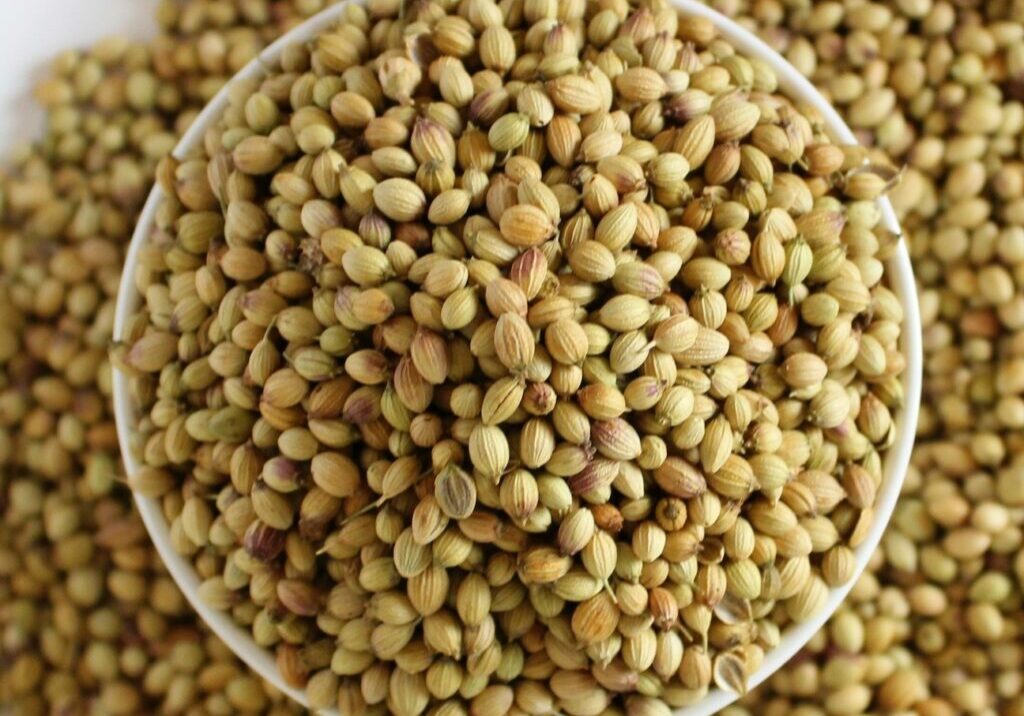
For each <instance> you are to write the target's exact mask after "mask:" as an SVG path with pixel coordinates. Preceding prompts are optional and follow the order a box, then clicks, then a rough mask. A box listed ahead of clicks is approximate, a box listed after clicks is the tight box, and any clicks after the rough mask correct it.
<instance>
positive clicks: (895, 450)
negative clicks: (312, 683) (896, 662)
mask: <svg viewBox="0 0 1024 716" xmlns="http://www.w3.org/2000/svg"><path fill="white" fill-rule="evenodd" d="M348 1H356V0H348ZM671 2H672V4H673V5H675V6H676V7H677V8H679V9H680V10H682V11H683V12H685V13H687V14H689V15H695V16H699V17H703V18H707V19H709V20H711V21H712V22H713V23H714V24H715V25H716V26H717V28H718V30H719V32H720V33H721V36H722V37H723V38H725V39H726V40H728V41H729V42H730V43H731V44H732V45H733V46H734V47H735V48H736V49H737V50H739V51H740V52H742V53H743V54H746V55H748V56H753V57H758V58H760V59H761V60H763V61H764V62H766V63H767V64H768V65H770V66H771V68H772V69H773V70H774V71H775V73H776V75H777V76H778V80H779V88H780V89H781V90H782V91H783V93H784V94H786V95H787V96H788V97H790V98H791V99H795V100H800V101H803V102H806V103H807V104H808V105H811V106H813V107H814V108H815V109H816V110H817V111H818V112H819V113H820V114H821V116H822V117H823V118H824V120H825V123H826V126H827V129H828V131H829V133H830V134H831V135H832V137H833V138H834V139H835V140H837V141H839V142H841V143H844V144H855V143H856V141H857V140H856V137H855V136H854V134H853V132H852V131H851V130H850V128H849V127H847V126H846V123H845V122H844V121H843V120H842V118H841V117H840V116H839V113H838V112H836V111H835V109H834V108H832V106H831V105H829V104H828V103H827V102H826V101H825V100H824V98H823V97H822V96H821V95H820V94H819V93H818V91H817V90H816V89H815V88H814V86H813V85H812V84H811V83H810V82H809V81H808V80H807V79H806V78H805V77H804V76H803V75H801V74H800V73H798V72H797V71H796V69H795V68H794V67H793V66H792V65H790V64H789V63H788V62H787V61H786V60H784V59H783V58H782V57H781V56H780V55H779V54H778V53H776V52H775V51H774V50H772V49H771V48H770V47H768V45H766V44H765V43H764V42H763V41H762V40H760V39H759V38H758V37H757V36H755V35H754V34H752V33H751V32H749V31H748V30H746V29H744V28H743V27H741V26H740V25H738V24H737V23H736V22H734V21H732V20H730V19H729V18H727V17H725V16H724V15H721V14H720V13H718V12H716V11H714V10H712V9H710V8H708V7H705V6H704V5H701V4H700V3H699V2H697V1H696V0H671ZM345 4H346V3H344V2H343V3H340V4H338V5H333V6H331V7H329V8H327V9H326V10H324V11H322V12H321V13H319V14H318V15H316V16H315V17H313V18H310V19H309V20H307V21H306V22H304V23H302V24H301V25H299V26H298V27H296V28H294V29H293V30H291V31H290V32H288V33H287V34H285V35H283V36H282V37H281V38H279V39H278V40H277V41H276V42H274V43H273V44H272V45H270V46H269V47H267V48H266V49H265V50H264V51H263V52H262V53H261V54H260V56H259V57H258V58H257V59H255V60H253V61H252V62H250V63H249V64H248V65H247V66H246V67H244V68H243V69H242V70H241V71H240V72H239V73H238V74H237V75H236V76H235V77H234V78H233V79H232V80H231V83H234V82H239V81H245V80H249V79H252V78H256V77H259V76H260V75H262V74H264V73H265V71H266V69H265V68H269V67H273V66H275V65H276V63H277V61H278V58H279V57H280V54H281V51H282V50H283V49H284V48H285V47H286V46H288V45H290V44H294V43H296V42H305V41H308V40H310V39H312V38H313V37H315V36H316V35H317V34H319V33H320V32H322V31H324V30H326V29H327V28H329V27H330V26H331V25H332V24H333V23H334V21H335V20H336V19H337V18H338V17H339V16H340V15H341V13H342V12H343V10H344V7H345ZM231 83H229V86H230V84H231ZM227 92H228V86H225V87H224V88H223V89H221V91H220V92H219V93H218V94H217V95H216V96H215V97H214V99H213V100H212V101H211V102H210V103H209V104H208V105H207V106H206V107H205V108H204V109H203V111H202V112H201V113H200V114H199V115H198V117H197V118H196V120H195V121H194V122H193V124H192V126H191V127H190V128H189V130H188V131H187V132H186V133H185V135H184V136H183V137H182V138H181V141H180V142H179V143H178V145H177V147H176V148H175V150H174V156H176V157H178V158H183V157H185V156H186V155H187V154H188V153H189V151H190V150H191V149H193V148H195V147H196V146H198V145H199V144H200V143H201V141H202V137H203V134H204V133H205V131H206V129H207V128H208V127H210V126H211V125H212V124H214V123H215V122H216V121H217V120H218V118H219V117H220V116H221V114H222V113H223V112H224V110H225V108H226V107H227V104H228V99H227ZM162 195H163V192H162V191H161V189H160V188H159V187H154V188H153V190H152V192H151V193H150V196H149V199H148V200H147V202H146V204H145V206H144V208H143V210H142V213H141V215H140V217H139V221H138V224H137V225H136V228H135V232H134V235H133V236H132V242H131V246H130V247H129V250H128V255H127V257H126V261H125V269H124V273H123V275H122V277H121V285H120V290H119V292H118V297H117V308H116V315H115V323H114V338H115V340H122V339H123V337H124V333H125V327H126V326H127V324H128V321H129V319H130V318H131V316H132V315H133V314H134V313H135V311H136V310H137V309H138V307H139V304H140V297H139V295H138V292H137V291H136V289H135V283H134V274H135V266H136V265H137V264H138V260H139V252H140V250H141V248H142V246H143V245H144V244H145V243H146V242H147V241H148V240H149V237H150V235H151V232H152V228H153V224H154V217H155V213H156V209H157V206H158V204H159V202H160V200H161V198H162ZM879 206H880V209H881V213H882V225H883V226H884V227H885V228H886V229H889V230H890V231H893V232H896V233H899V223H898V221H897V220H896V215H895V212H894V211H893V208H892V205H891V204H890V203H889V200H888V199H882V200H880V202H879ZM886 275H887V277H888V280H889V285H890V287H891V288H892V290H893V291H894V292H895V293H896V295H897V296H898V297H899V299H900V301H901V303H902V306H903V309H904V313H905V320H904V323H903V333H902V336H901V344H902V345H901V349H902V352H903V355H904V357H905V359H906V370H905V372H904V375H903V388H904V393H905V405H904V406H903V408H902V410H901V411H900V412H899V413H898V415H897V417H896V439H895V442H894V443H893V445H892V446H891V447H890V448H889V450H888V451H887V452H886V454H885V456H884V460H883V471H884V474H883V480H882V486H881V488H880V490H879V493H878V498H877V502H876V504H875V509H874V513H875V514H874V522H873V524H872V526H871V529H870V531H869V533H868V536H867V538H866V539H865V540H864V541H863V542H862V543H861V544H860V545H859V546H858V547H857V548H856V550H855V554H856V560H857V561H856V570H855V575H856V576H859V575H860V574H861V573H862V572H863V571H864V569H865V567H866V566H867V563H868V559H869V558H870V556H871V554H872V553H873V552H874V551H875V548H876V547H877V545H878V542H879V540H880V539H881V537H882V534H883V532H884V531H885V528H886V526H887V524H888V522H889V519H890V517H891V516H892V512H893V509H894V508H895V506H896V501H897V499H898V497H899V493H900V488H901V486H902V484H903V479H904V477H905V474H906V470H907V466H908V464H909V462H910V453H911V449H912V447H913V442H914V434H915V427H916V425H917V416H918V406H919V403H920V398H921V365H922V357H921V319H920V310H919V306H918V301H917V292H916V290H915V284H914V275H913V268H912V266H911V263H910V255H909V253H908V252H907V249H906V246H905V245H903V244H902V243H901V244H900V246H899V247H898V249H897V252H896V254H895V256H893V258H892V259H890V260H889V262H888V263H887V265H886ZM128 383H129V381H128V377H127V376H126V375H125V374H123V373H121V372H119V371H115V372H114V377H113V399H114V413H115V419H116V422H117V431H118V439H119V441H120V446H121V455H122V459H123V460H124V465H125V470H126V471H127V472H128V473H129V474H130V473H133V472H135V471H136V470H138V469H139V467H140V465H139V462H138V460H137V459H136V456H135V452H134V446H133V443H132V436H133V433H134V426H135V425H136V424H137V422H138V414H137V411H136V410H135V408H134V406H133V405H132V402H131V399H130V397H129V396H130V392H129V386H128ZM135 501H136V504H137V505H138V508H139V512H140V514H141V516H142V520H143V522H144V523H145V525H146V529H147V530H148V531H149V534H150V536H151V538H152V539H153V543H154V544H155V546H156V548H157V551H158V552H159V553H160V556H161V558H162V559H163V561H164V563H165V564H166V565H167V569H168V571H169V572H170V574H171V577H172V578H173V579H174V580H175V581H176V582H177V583H178V586H179V587H180V588H181V590H182V592H183V593H184V594H185V596H186V598H187V599H188V600H189V602H190V603H191V604H192V606H193V607H194V608H195V610H196V611H197V612H198V613H199V615H200V616H201V617H202V618H203V620H204V621H206V623H207V624H208V625H209V626H210V628H211V629H212V630H213V631H214V633H215V634H216V635H217V636H218V637H219V638H220V639H221V640H222V641H223V642H224V643H225V644H227V646H228V647H229V648H230V649H231V650H232V651H233V652H235V653H236V654H237V655H238V656H239V657H240V658H241V659H242V660H243V661H245V662H246V663H247V664H248V665H249V666H250V667H251V668H252V669H254V670H255V671H256V672H257V673H259V674H260V676H262V677H263V678H264V679H266V680H267V681H269V682H271V683H272V684H274V686H276V687H277V688H278V689H280V690H281V691H283V692H285V693H287V694H288V695H289V696H291V697H292V698H293V699H295V700H296V701H298V702H299V703H301V704H303V705H307V700H306V696H305V693H304V692H303V691H302V690H301V689H297V688H295V687H292V686H289V685H288V684H286V683H285V682H284V680H283V679H282V678H281V674H280V672H279V670H278V668H277V664H276V662H275V660H274V658H273V656H272V655H271V653H270V651H268V650H267V649H265V648H263V647H260V646H259V645H257V644H256V642H255V641H254V640H253V638H252V636H250V634H249V633H248V631H247V630H245V629H243V628H242V627H240V626H239V625H238V624H236V623H235V622H234V621H233V620H232V619H231V617H230V616H229V615H227V614H226V613H224V612H221V611H218V610H216V609H213V608H212V607H210V606H209V605H208V604H206V603H204V602H203V601H202V600H201V599H200V598H199V596H198V588H199V581H200V580H199V578H198V575H197V574H196V572H195V569H194V568H193V566H192V564H191V563H190V562H189V561H188V560H186V559H185V558H183V557H182V556H181V555H179V554H177V553H176V552H175V551H174V549H173V547H172V546H171V541H170V531H169V528H168V524H167V521H166V520H165V519H164V515H163V512H162V510H161V508H160V503H159V502H158V501H157V500H154V499H151V498H146V497H142V496H140V495H138V494H136V495H135ZM855 581H856V578H855V579H852V580H850V582H849V583H847V584H845V585H842V586H840V587H838V588H836V589H833V590H832V591H831V592H830V593H829V597H828V601H827V602H826V605H825V608H824V609H822V610H821V611H820V612H819V613H818V614H817V615H815V616H814V617H812V618H811V619H809V620H807V621H805V622H802V623H799V624H794V625H792V626H790V627H789V628H787V629H786V630H785V632H784V633H783V635H782V639H781V641H780V643H779V645H778V646H777V647H776V648H775V649H772V650H771V651H769V652H767V653H766V654H765V658H764V662H763V663H762V665H761V667H760V668H759V669H758V670H757V671H755V672H754V673H753V674H752V675H751V676H750V679H749V681H748V686H749V688H754V687H756V686H757V685H758V684H760V683H761V682H763V681H764V680H765V679H767V678H768V677H769V676H771V674H772V673H774V672H775V671H776V670H777V669H779V668H780V667H781V666H782V665H783V664H785V663H786V662H787V661H788V660H789V659H790V658H791V657H792V656H793V655H794V654H795V653H796V652H797V651H798V650H799V649H800V648H801V647H802V646H803V645H804V644H805V643H807V641H808V640H809V639H810V638H811V636H813V635H814V633H815V632H816V631H817V630H818V629H819V628H820V627H821V626H822V625H823V624H824V623H825V622H826V621H827V620H828V618H829V617H830V616H831V615H832V614H833V613H834V612H835V610H836V609H837V608H838V607H839V605H840V604H841V603H842V601H843V599H845V598H846V595H847V593H848V592H849V591H850V589H851V588H852V586H853V584H854V582H855ZM735 699H736V694H734V693H732V692H728V691H724V690H721V689H716V688H712V689H711V690H710V691H709V692H708V695H707V696H706V697H705V698H704V699H702V700H701V701H700V702H698V703H696V704H693V705H691V706H688V707H685V708H681V709H677V710H676V714H677V715H678V716H705V715H706V714H712V713H715V712H717V711H718V710H720V709H722V708H724V707H725V706H727V705H728V704H729V703H731V702H732V701H734V700H735Z"/></svg>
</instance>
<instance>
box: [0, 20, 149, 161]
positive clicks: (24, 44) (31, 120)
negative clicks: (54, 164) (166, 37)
mask: <svg viewBox="0 0 1024 716" xmlns="http://www.w3.org/2000/svg"><path fill="white" fill-rule="evenodd" d="M156 5H157V0H0V67H2V68H3V71H2V72H0V152H3V151H6V150H7V149H9V148H10V147H12V146H14V145H16V144H17V143H19V142H22V141H25V140H27V139H33V138H35V137H38V136H39V134H40V128H41V123H42V122H43V114H42V112H41V111H40V110H39V108H38V106H37V105H36V104H35V103H34V102H33V101H32V88H33V86H34V85H35V83H36V82H37V81H38V80H40V79H42V78H44V77H46V76H47V73H48V68H49V64H50V61H51V60H52V59H53V58H54V57H55V56H56V55H57V54H59V53H61V52H63V51H65V50H68V49H71V48H77V49H83V48H86V47H88V46H89V45H91V44H92V43H94V42H96V40H99V39H101V38H104V37H108V36H111V35H123V36H125V37H131V38H135V39H144V38H147V37H151V36H152V35H153V34H155V32H156V21H155V18H154V15H155V8H156Z"/></svg>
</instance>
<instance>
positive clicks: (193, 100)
mask: <svg viewBox="0 0 1024 716" xmlns="http://www.w3.org/2000/svg"><path fill="white" fill-rule="evenodd" d="M153 4H154V5H157V3H153ZM298 5H302V6H304V7H306V8H309V9H311V10H314V11H315V10H316V9H319V8H320V7H323V5H324V4H323V3H321V2H312V3H311V2H303V1H302V0H299V2H297V3H294V4H293V3H292V2H290V0H289V1H287V2H286V1H281V0H245V1H244V2H240V3H233V2H224V1H223V0H180V1H179V0H173V1H171V0H165V1H164V2H161V3H159V10H158V16H159V17H158V20H159V33H158V35H157V36H156V37H155V38H154V39H153V40H152V41H151V42H145V43H142V42H133V41H128V40H126V39H123V38H108V39H104V40H101V41H99V42H97V43H96V44H95V45H93V46H92V47H89V48H83V49H70V48H69V49H68V50H67V51H65V52H62V53H61V54H60V55H59V56H57V57H56V58H54V60H53V62H52V64H51V65H50V66H49V67H48V68H46V73H45V78H44V79H42V80H41V81H40V82H39V83H38V85H37V86H36V89H35V98H36V101H37V102H38V103H39V104H40V106H41V108H42V109H43V110H44V112H45V116H46V122H45V125H44V126H42V127H39V128H29V129H30V130H37V131H31V134H33V135H34V134H38V135H39V139H38V140H37V141H34V142H32V143H31V144H30V145H26V146H23V147H15V148H12V149H11V150H10V152H9V153H5V156H4V157H3V167H2V170H0V711H2V712H3V713H5V714H12V715H17V716H37V715H39V716H41V715H43V714H63V715H64V716H78V715H79V714H89V713H92V714H104V715H105V716H108V715H109V716H117V715H136V714H152V713H165V714H190V715H192V714H209V715H211V716H233V715H235V714H275V715H283V714H289V713H295V712H296V711H297V708H296V706H295V704H293V703H291V702H290V700H289V699H288V698H287V697H286V696H285V695H284V694H282V693H280V692H279V691H277V690H276V689H274V688H273V687H272V686H270V685H269V684H263V683H262V682H261V680H260V679H259V678H258V677H257V676H255V675H253V674H251V673H249V671H248V670H247V668H246V667H245V665H244V664H242V663H241V662H240V661H239V660H238V659H237V658H236V657H235V656H234V655H233V654H232V653H231V651H230V650H229V649H227V647H226V646H224V644H222V643H221V642H220V641H219V640H218V639H217V638H216V637H214V636H212V635H211V634H210V633H209V632H208V631H207V630H206V629H205V627H204V625H203V624H202V622H201V621H200V620H198V619H197V618H196V615H195V613H194V612H193V611H192V610H191V608H190V607H189V605H188V602H187V601H186V600H185V598H184V597H183V596H182V594H181V592H180V591H179V590H178V588H177V586H176V585H175V584H174V582H173V580H172V579H171V578H170V576H169V575H168V574H167V573H166V571H165V570H164V568H163V565H162V564H161V563H160V560H159V558H158V556H157V555H156V552H155V550H154V549H153V548H152V546H151V544H150V542H149V537H148V536H147V534H146V531H145V528H144V526H143V525H142V523H141V521H140V520H139V517H138V514H137V513H136V512H135V509H134V503H133V501H132V496H131V493H130V492H129V491H128V490H127V489H126V488H125V485H124V478H123V475H122V474H121V470H120V456H119V454H118V449H117V436H116V431H115V428H114V418H113V411H112V409H111V406H110V383H111V371H110V365H109V363H108V361H107V352H108V350H109V344H110V340H111V332H112V328H113V315H114V305H115V299H116V294H117V287H118V279H119V276H120V273H121V268H122V265H123V261H124V250H125V249H126V248H127V246H128V242H129V240H130V238H131V234H132V230H133V228H134V224H135V218H136V216H137V213H138V211H139V209H140V208H141V205H142V202H144V201H145V198H146V195H147V193H148V191H149V189H150V186H151V185H152V176H153V174H154V170H155V167H156V165H157V162H158V160H159V158H160V157H161V156H163V155H164V154H165V153H166V152H167V151H168V150H169V149H170V148H171V147H173V145H174V143H175V141H176V136H177V135H178V134H179V133H180V132H181V131H183V129H184V127H186V126H187V125H188V124H189V123H190V122H191V120H192V118H193V117H194V116H195V114H196V113H197V112H198V110H199V109H200V108H201V106H202V105H203V104H204V103H205V101H206V99H207V96H206V95H207V94H211V93H213V92H215V91H216V88H217V87H218V86H219V85H220V84H222V83H223V82H225V81H226V80H227V79H228V78H229V77H230V76H231V75H233V74H234V73H235V72H236V71H237V70H238V69H239V68H240V67H241V66H242V65H244V64H245V63H246V62H247V61H248V60H249V58H250V57H252V56H253V55H255V53H256V52H258V51H259V50H260V49H261V48H262V47H263V46H264V45H265V44H266V43H267V42H268V41H269V40H272V39H273V38H274V37H276V36H277V35H278V34H279V33H280V32H281V31H282V30H284V29H286V28H287V27H288V26H290V25H291V24H294V23H296V22H298V21H301V19H302V18H303V17H304V15H303V14H302V13H300V12H299V10H298ZM154 27H156V25H154ZM19 81H20V80H19ZM20 130H21V128H19V133H21V132H20ZM26 133H29V132H26ZM5 144H6V141H5Z"/></svg>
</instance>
